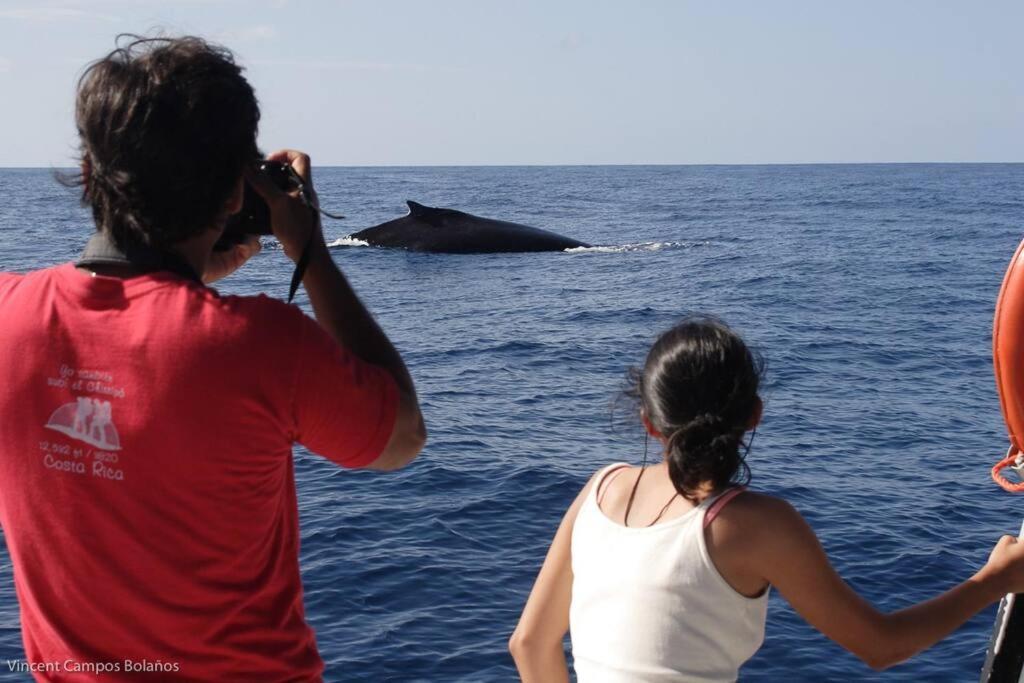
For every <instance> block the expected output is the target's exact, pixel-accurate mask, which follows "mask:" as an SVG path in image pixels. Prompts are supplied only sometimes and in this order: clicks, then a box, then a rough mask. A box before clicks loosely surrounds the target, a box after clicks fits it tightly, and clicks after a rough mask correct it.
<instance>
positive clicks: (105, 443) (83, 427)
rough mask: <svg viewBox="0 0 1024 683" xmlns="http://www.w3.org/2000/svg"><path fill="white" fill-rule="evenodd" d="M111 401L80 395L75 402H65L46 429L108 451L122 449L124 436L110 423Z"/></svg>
mask: <svg viewBox="0 0 1024 683" xmlns="http://www.w3.org/2000/svg"><path fill="white" fill-rule="evenodd" d="M112 410H113V409H112V408H111V407H110V401H102V400H100V399H98V398H89V397H88V396H79V397H78V398H77V399H76V401H75V403H65V404H64V405H62V406H61V407H60V408H57V410H55V411H53V415H51V416H50V420H49V421H48V422H47V423H46V428H47V429H53V430H54V431H58V432H60V433H61V434H66V435H67V436H70V437H71V438H72V439H78V440H79V441H84V442H85V443H87V444H89V445H90V446H95V447H96V448H102V449H103V450H106V451H119V450H121V437H119V436H118V434H117V428H116V427H115V426H114V423H113V421H112V420H111V417H112V415H111V412H112ZM90 417H91V418H92V419H90Z"/></svg>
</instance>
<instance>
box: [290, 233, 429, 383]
mask: <svg viewBox="0 0 1024 683" xmlns="http://www.w3.org/2000/svg"><path fill="white" fill-rule="evenodd" d="M311 249H312V250H313V251H312V253H311V254H310V260H309V266H308V268H307V269H306V275H305V277H304V278H303V281H302V282H303V285H304V286H305V288H306V293H307V294H308V295H309V301H310V303H311V304H312V305H313V313H314V314H315V315H316V319H317V322H319V323H320V324H321V325H322V326H323V327H324V329H326V330H327V332H328V333H329V334H330V335H331V336H333V337H334V338H335V339H336V340H337V341H338V343H339V344H341V345H342V346H344V347H345V348H347V349H348V350H350V351H351V352H352V353H354V354H355V355H356V356H358V357H359V358H361V359H362V360H364V361H366V362H367V363H373V364H374V365H378V366H380V367H383V368H384V369H385V370H388V371H389V372H390V373H391V374H392V375H393V376H394V378H395V381H396V382H397V383H398V386H399V388H400V389H401V390H402V391H404V392H406V393H409V394H415V390H414V388H413V382H412V377H411V376H410V375H409V370H408V369H407V368H406V367H405V363H404V362H403V361H402V357H401V356H400V355H399V354H398V351H396V350H395V347H394V346H393V345H392V344H391V340H389V339H388V337H387V335H386V334H384V331H383V330H381V328H380V326H379V325H377V322H376V321H375V320H374V319H373V316H372V315H371V314H370V312H369V311H368V310H366V307H365V306H364V305H363V302H362V301H360V300H359V297H358V296H357V295H356V293H355V290H353V289H352V286H351V285H350V284H349V283H348V280H347V279H346V278H345V276H344V275H343V274H342V272H341V271H340V270H339V269H338V266H337V265H335V263H334V259H332V258H331V253H330V250H328V248H327V246H326V244H324V241H323V239H322V238H321V239H317V240H315V241H314V243H313V246H312V247H311Z"/></svg>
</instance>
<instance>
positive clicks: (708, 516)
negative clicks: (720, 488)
mask: <svg viewBox="0 0 1024 683" xmlns="http://www.w3.org/2000/svg"><path fill="white" fill-rule="evenodd" d="M746 490H747V487H746V486H734V487H733V488H731V489H729V490H728V491H726V492H725V493H722V494H720V495H719V496H718V497H717V498H715V499H714V501H712V502H711V504H710V505H708V509H707V510H706V511H705V512H704V528H705V529H707V528H708V525H709V524H711V522H713V521H715V517H717V516H718V513H719V512H721V511H722V508H724V507H725V506H726V505H728V504H729V501H730V500H732V499H733V498H735V497H736V496H738V495H740V494H741V493H743V492H744V491H746Z"/></svg>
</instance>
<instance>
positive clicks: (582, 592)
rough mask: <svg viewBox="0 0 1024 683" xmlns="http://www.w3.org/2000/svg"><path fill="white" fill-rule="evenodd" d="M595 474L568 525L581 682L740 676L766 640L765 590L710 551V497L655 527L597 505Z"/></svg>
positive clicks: (651, 682) (696, 681) (572, 620)
mask: <svg viewBox="0 0 1024 683" xmlns="http://www.w3.org/2000/svg"><path fill="white" fill-rule="evenodd" d="M623 464H624V463H616V464H613V465H609V466H608V467H606V468H605V469H604V470H602V471H601V472H600V474H599V475H598V477H597V479H596V481H595V483H594V486H593V488H591V490H590V493H589V495H588V496H587V499H586V501H584V503H583V506H582V507H581V508H580V511H579V514H578V515H577V517H576V523H575V525H574V527H573V531H572V571H573V583H572V603H571V606H570V608H569V631H570V634H571V637H572V654H573V659H574V660H575V668H576V676H577V680H578V681H579V682H580V683H655V682H662V681H672V682H673V683H684V682H686V683H708V682H712V681H714V682H715V683H718V682H719V681H735V680H736V676H737V675H738V672H739V668H740V666H741V665H742V664H743V663H744V662H745V661H747V660H748V659H750V657H751V656H753V654H754V653H755V652H757V649H758V648H759V647H761V643H762V642H763V641H764V623H765V615H766V613H767V607H768V592H767V591H765V594H764V595H761V596H759V597H757V598H748V597H746V596H744V595H741V594H740V593H737V592H736V591H735V590H734V589H733V588H732V587H731V586H730V585H729V584H728V583H726V581H725V579H724V578H722V575H721V574H719V573H718V570H717V569H716V568H715V565H714V564H713V563H712V561H711V557H710V556H709V555H708V549H707V545H706V544H705V542H704V513H705V512H706V510H707V508H708V507H709V506H710V505H711V504H712V503H713V502H714V500H715V499H713V498H711V499H708V500H705V501H704V502H702V503H701V504H700V505H699V506H697V507H695V508H694V509H692V510H690V511H689V512H687V513H685V514H683V515H682V516H680V517H676V518H674V519H670V520H668V521H667V522H662V523H660V524H655V525H654V526H651V527H624V526H622V525H621V524H619V523H618V522H614V521H612V520H611V519H610V518H609V517H607V516H606V515H605V514H604V512H602V511H601V509H600V508H599V507H598V505H597V492H598V490H599V488H600V486H601V482H602V481H603V480H604V478H605V476H606V475H607V474H608V473H609V472H610V471H611V470H613V469H615V468H618V467H621V466H622V465H623Z"/></svg>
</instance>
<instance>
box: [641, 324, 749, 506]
mask: <svg viewBox="0 0 1024 683" xmlns="http://www.w3.org/2000/svg"><path fill="white" fill-rule="evenodd" d="M762 372H763V362H762V361H761V359H760V357H759V356H757V355H756V354H754V353H752V352H751V351H750V349H748V348H747V346H746V344H744V343H743V340H742V339H740V337H739V336H738V335H737V334H736V333H735V332H733V331H732V330H731V329H729V327H728V326H727V325H726V324H725V323H723V322H721V321H719V320H716V319H714V318H711V317H708V316H694V317H689V318H686V319H684V320H683V321H681V322H680V323H678V324H677V325H675V326H674V327H672V328H671V329H669V330H667V331H666V332H664V333H662V334H661V336H659V337H658V340H657V341H656V342H654V346H652V347H651V350H650V351H649V352H648V354H647V360H646V362H645V363H644V367H643V369H642V370H641V371H639V372H636V371H634V373H633V387H632V390H631V392H630V393H631V394H632V395H633V396H634V397H635V398H636V399H637V400H638V402H639V404H640V408H641V409H642V410H643V412H644V414H645V415H646V416H647V419H648V420H650V422H651V425H652V426H653V427H654V428H655V429H657V430H658V432H660V433H661V434H662V435H664V436H665V437H666V439H667V441H666V444H665V458H666V460H667V462H668V472H669V477H670V478H671V479H672V484H673V485H674V486H675V488H676V490H677V491H678V492H679V494H680V495H682V496H683V497H685V498H688V499H690V500H693V498H694V494H695V492H696V491H697V490H698V489H699V488H700V487H701V486H703V485H705V484H710V485H711V487H712V489H713V490H718V489H721V488H723V487H725V486H727V485H729V484H730V483H747V482H749V481H750V469H749V468H748V467H747V464H746V462H745V456H746V452H745V449H744V452H741V450H740V449H741V447H743V446H745V444H744V443H743V435H744V434H745V433H746V432H747V430H748V429H749V428H750V420H751V418H752V417H753V416H754V413H755V411H756V410H757V408H758V405H759V402H760V399H759V397H758V394H757V390H758V386H759V385H760V382H761V375H762ZM747 447H749V446H748V445H747Z"/></svg>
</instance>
